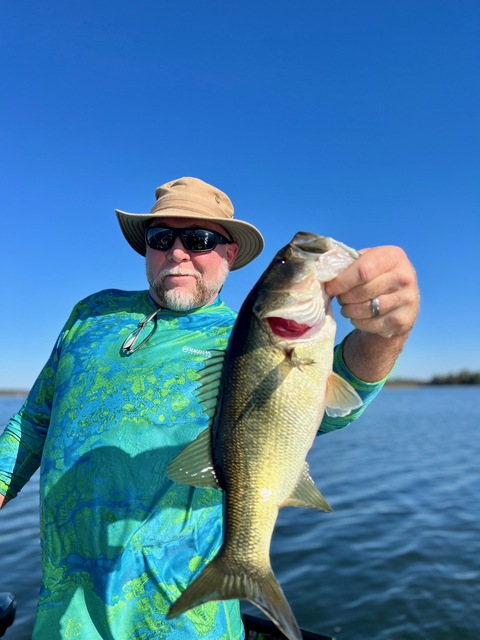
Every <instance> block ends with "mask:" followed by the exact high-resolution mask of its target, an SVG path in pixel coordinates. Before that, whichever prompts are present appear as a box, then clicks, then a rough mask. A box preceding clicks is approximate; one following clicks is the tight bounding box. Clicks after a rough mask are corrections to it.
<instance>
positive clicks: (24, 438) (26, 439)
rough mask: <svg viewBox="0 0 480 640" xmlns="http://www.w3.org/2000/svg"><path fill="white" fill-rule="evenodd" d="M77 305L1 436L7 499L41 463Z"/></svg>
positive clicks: (0, 475) (1, 480) (0, 467)
mask: <svg viewBox="0 0 480 640" xmlns="http://www.w3.org/2000/svg"><path fill="white" fill-rule="evenodd" d="M77 307H78V305H77ZM77 307H75V309H74V311H73V312H72V314H71V316H70V318H69V320H68V321H67V323H66V324H65V326H64V327H63V329H62V331H61V333H60V336H59V338H58V340H57V342H56V344H55V347H54V349H53V351H52V353H51V354H50V357H49V359H48V360H47V363H46V364H45V366H44V367H43V369H42V371H41V373H40V375H39V376H38V378H37V380H36V381H35V384H34V385H33V387H32V389H31V391H30V393H29V394H28V396H27V398H26V400H25V402H24V404H23V406H22V408H21V409H20V411H19V412H18V413H17V414H15V415H14V416H13V417H12V418H11V419H10V420H9V422H8V423H7V425H6V426H5V429H4V431H3V433H2V434H1V435H0V494H2V495H4V496H6V497H7V498H10V499H11V498H14V497H15V496H16V495H17V494H18V493H19V491H20V490H21V489H22V487H23V486H24V485H25V484H26V483H27V482H28V480H30V478H31V477H32V475H33V474H34V473H35V471H36V470H37V469H38V467H39V466H40V461H41V458H42V451H43V445H44V442H45V438H46V436H47V432H48V427H49V424H50V416H51V412H52V405H53V398H54V393H55V378H56V373H57V368H58V361H59V354H60V347H61V344H62V342H63V339H64V337H65V335H66V334H67V333H68V329H69V327H70V325H71V324H72V322H73V321H74V318H75V316H76V310H77Z"/></svg>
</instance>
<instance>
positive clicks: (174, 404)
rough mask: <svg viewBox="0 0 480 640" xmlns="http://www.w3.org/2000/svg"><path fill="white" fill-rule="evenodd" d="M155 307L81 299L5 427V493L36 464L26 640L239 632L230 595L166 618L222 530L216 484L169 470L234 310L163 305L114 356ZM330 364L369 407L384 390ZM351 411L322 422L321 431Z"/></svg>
mask: <svg viewBox="0 0 480 640" xmlns="http://www.w3.org/2000/svg"><path fill="white" fill-rule="evenodd" d="M154 309H155V305H154V303H153V301H152V299H151V298H150V296H149V294H148V293H147V292H124V291H117V290H107V291H102V292H100V293H97V294H94V295H92V296H90V297H88V298H86V299H85V300H83V301H81V302H80V303H79V304H78V305H77V306H76V307H75V309H74V310H73V312H72V314H71V316H70V318H69V320H68V322H67V323H66V325H65V327H64V328H63V330H62V332H61V333H60V336H59V338H58V341H57V343H56V345H55V348H54V349H53V352H52V354H51V356H50V358H49V360H48V362H47V364H46V365H45V367H44V369H43V370H42V372H41V374H40V376H39V377H38V379H37V381H36V383H35V385H34V387H33V388H32V390H31V392H30V394H29V395H28V397H27V399H26V401H25V404H24V406H23V407H22V409H21V410H20V412H19V413H18V414H17V415H16V416H14V417H13V418H12V419H11V420H10V422H9V424H8V425H7V427H6V428H5V431H4V433H3V434H2V436H0V493H2V494H4V495H7V496H8V497H10V498H12V497H15V495H16V494H17V493H18V492H19V491H20V489H21V488H22V486H23V485H24V484H25V482H27V481H28V479H29V478H30V477H31V475H32V474H33V473H34V471H35V470H36V469H37V468H38V466H39V465H40V464H41V475H40V497H41V539H42V575H43V580H42V589H41V594H40V599H39V604H38V609H37V616H36V623H35V630H34V635H33V637H34V639H35V640H54V639H56V638H74V639H78V640H133V639H134V638H144V639H147V638H148V639H153V638H164V637H167V636H168V638H172V640H177V639H178V640H191V638H204V639H208V640H221V639H223V640H240V639H241V638H243V637H244V632H243V626H242V623H241V618H240V613H239V605H238V602H236V601H216V602H210V603H208V604H206V605H203V606H201V607H197V608H196V609H193V610H191V611H189V612H187V613H185V614H184V615H182V616H180V617H179V618H177V619H173V620H166V618H165V615H166V613H167V611H168V609H169V607H170V605H171V604H172V603H173V602H175V600H176V599H177V598H178V596H179V594H180V593H181V592H182V591H184V590H185V588H186V586H187V585H188V584H189V583H190V581H191V580H192V578H193V577H195V576H196V575H198V574H199V573H200V571H201V570H202V569H203V567H204V566H205V564H206V563H207V562H209V560H210V559H211V558H212V557H213V556H214V555H215V554H216V553H217V551H218V548H219V546H220V544H221V540H222V494H221V492H220V491H218V490H216V489H208V488H193V487H188V486H185V485H182V484H177V483H174V482H172V481H171V480H169V479H168V478H167V476H166V466H167V464H168V463H169V462H170V461H171V460H172V459H173V458H174V457H175V456H176V455H177V454H178V453H179V452H180V451H181V450H182V449H183V448H184V447H185V445H186V444H188V443H189V442H191V441H192V440H193V439H194V438H195V437H196V436H197V435H198V434H199V433H200V432H201V431H203V430H204V429H205V427H206V424H207V418H206V415H205V413H204V411H203V410H202V407H201V406H200V405H199V403H198V401H196V399H195V393H194V392H195V389H196V387H197V385H198V371H199V370H200V369H201V368H202V367H203V364H204V361H205V359H206V358H208V357H209V356H210V350H218V349H220V350H222V349H225V348H226V345H227V341H228V337H229V334H230V331H231V328H232V326H233V323H234V321H235V317H236V315H235V313H234V312H233V311H232V310H231V309H229V308H228V307H226V306H225V305H224V304H223V302H222V301H221V300H220V299H219V298H217V300H216V301H215V302H214V303H213V304H211V305H209V306H206V307H202V308H200V309H197V310H193V311H190V312H174V311H169V310H162V311H161V312H160V313H159V315H158V320H157V328H156V330H155V332H154V333H153V334H152V336H151V338H150V339H149V341H148V342H147V343H146V344H144V345H143V346H142V347H141V348H140V349H139V350H138V351H136V352H135V353H132V354H130V355H125V354H124V353H122V350H121V345H122V343H123V341H124V340H125V339H126V337H127V336H128V335H129V334H130V333H131V332H132V331H133V330H134V329H135V328H136V327H137V325H138V323H139V321H140V320H141V319H142V318H143V317H144V316H146V315H148V314H150V313H151V312H152V311H153V310H154ZM335 368H336V370H337V372H339V373H341V375H343V376H344V377H345V378H347V379H348V381H349V382H350V383H352V384H353V385H354V386H355V387H356V388H357V390H358V392H359V393H360V395H361V396H362V397H363V399H364V401H365V405H366V404H367V403H368V402H369V401H370V400H371V399H372V398H373V397H374V395H376V393H377V392H378V391H379V389H380V388H381V386H382V385H381V383H380V384H365V383H362V382H361V381H358V380H357V379H356V378H353V376H352V375H351V374H350V373H349V372H348V369H346V367H345V365H344V363H343V361H342V359H341V349H338V348H337V350H336V357H335ZM362 409H363V408H362ZM359 413H360V411H357V412H356V413H355V414H353V415H351V416H348V419H342V420H338V421H337V422H336V421H335V420H333V419H329V420H328V421H325V420H324V422H322V426H321V428H320V432H323V431H331V430H332V429H335V428H339V427H343V426H345V425H346V424H348V422H351V421H352V420H353V419H355V418H356V417H358V415H359Z"/></svg>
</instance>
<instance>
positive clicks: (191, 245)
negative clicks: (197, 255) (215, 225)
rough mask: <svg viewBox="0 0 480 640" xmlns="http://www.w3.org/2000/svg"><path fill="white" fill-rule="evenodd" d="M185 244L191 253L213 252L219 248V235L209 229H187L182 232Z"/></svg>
mask: <svg viewBox="0 0 480 640" xmlns="http://www.w3.org/2000/svg"><path fill="white" fill-rule="evenodd" d="M180 235H181V237H182V241H183V244H184V245H185V247H186V248H187V249H188V250H189V251H211V250H212V249H215V247H216V246H217V237H216V236H217V234H216V233H215V232H214V231H208V230H207V229H185V231H182V232H181V234H180Z"/></svg>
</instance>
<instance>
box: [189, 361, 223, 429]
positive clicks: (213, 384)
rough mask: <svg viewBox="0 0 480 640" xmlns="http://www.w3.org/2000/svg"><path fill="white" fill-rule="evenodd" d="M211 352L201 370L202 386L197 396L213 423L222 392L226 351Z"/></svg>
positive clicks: (210, 421) (197, 391) (210, 422)
mask: <svg viewBox="0 0 480 640" xmlns="http://www.w3.org/2000/svg"><path fill="white" fill-rule="evenodd" d="M210 353H211V357H210V358H209V359H208V360H207V362H206V364H205V365H204V367H203V369H202V370H201V371H200V372H199V379H200V386H199V387H198V389H197V390H196V396H197V398H198V401H199V402H200V403H201V405H202V407H203V410H204V411H205V413H206V414H207V416H208V421H209V424H210V425H211V424H212V421H213V418H214V416H215V410H216V408H217V401H218V396H219V393H220V383H221V380H222V371H223V362H224V360H225V351H213V350H212V351H210Z"/></svg>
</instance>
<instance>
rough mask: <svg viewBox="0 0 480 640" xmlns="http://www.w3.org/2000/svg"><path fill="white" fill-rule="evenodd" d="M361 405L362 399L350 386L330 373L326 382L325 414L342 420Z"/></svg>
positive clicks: (336, 375)
mask: <svg viewBox="0 0 480 640" xmlns="http://www.w3.org/2000/svg"><path fill="white" fill-rule="evenodd" d="M362 404H363V402H362V399H361V398H360V396H359V395H358V393H357V392H356V391H355V389H354V388H353V387H352V385H350V384H349V383H348V382H347V381H346V380H344V379H343V378H342V377H340V376H339V375H338V374H337V373H335V372H334V371H332V372H331V374H330V375H329V377H328V380H327V389H326V393H325V413H326V414H327V415H328V416H330V417H331V418H343V417H344V416H348V414H349V413H351V412H352V411H353V410H354V409H358V408H359V407H361V406H362Z"/></svg>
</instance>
